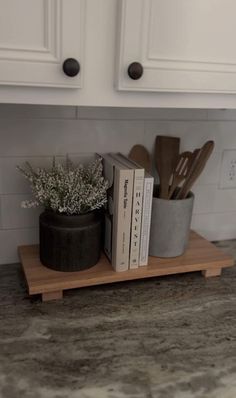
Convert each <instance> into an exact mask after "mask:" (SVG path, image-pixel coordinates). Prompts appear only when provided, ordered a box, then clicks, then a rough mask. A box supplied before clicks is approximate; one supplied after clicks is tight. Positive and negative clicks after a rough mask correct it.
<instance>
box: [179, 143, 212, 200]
mask: <svg viewBox="0 0 236 398" xmlns="http://www.w3.org/2000/svg"><path fill="white" fill-rule="evenodd" d="M213 149H214V141H207V142H206V143H205V144H204V145H203V147H202V148H201V149H200V152H199V153H198V155H197V157H196V161H195V162H194V164H193V167H192V172H191V173H189V176H188V178H186V180H185V182H184V184H183V186H182V187H181V189H180V191H179V193H178V195H177V198H178V199H185V198H186V197H187V196H188V193H189V191H190V190H191V188H192V186H193V184H194V183H195V181H196V180H197V178H198V177H199V176H200V174H201V173H202V171H203V169H204V167H205V165H206V163H207V161H208V159H209V157H210V156H211V154H212V151H213Z"/></svg>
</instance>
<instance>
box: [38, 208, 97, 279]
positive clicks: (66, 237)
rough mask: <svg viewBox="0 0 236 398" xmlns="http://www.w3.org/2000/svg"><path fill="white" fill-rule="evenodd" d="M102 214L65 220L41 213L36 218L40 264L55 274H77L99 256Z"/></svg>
mask: <svg viewBox="0 0 236 398" xmlns="http://www.w3.org/2000/svg"><path fill="white" fill-rule="evenodd" d="M102 221H103V216H102V213H101V212H96V211H93V212H90V213H87V214H81V215H75V216H68V215H64V214H57V213H54V212H52V211H47V210H46V211H44V212H43V213H42V214H41V215H40V217H39V230H40V261H41V263H42V264H43V265H45V266H46V267H48V268H52V269H54V270H57V271H69V272H71V271H80V270H83V269H86V268H90V267H92V266H93V265H95V264H96V263H97V262H98V260H99V258H100V254H101V245H102Z"/></svg>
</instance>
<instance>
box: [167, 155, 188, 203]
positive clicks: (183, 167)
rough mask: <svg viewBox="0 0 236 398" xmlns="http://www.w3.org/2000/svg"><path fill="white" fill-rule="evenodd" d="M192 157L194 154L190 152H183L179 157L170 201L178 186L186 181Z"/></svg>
mask: <svg viewBox="0 0 236 398" xmlns="http://www.w3.org/2000/svg"><path fill="white" fill-rule="evenodd" d="M192 156H193V153H192V152H189V151H186V152H183V153H181V154H180V155H179V156H178V159H177V163H176V168H175V170H174V172H173V179H172V183H171V186H170V189H169V195H168V199H171V197H172V195H173V193H174V191H175V189H176V188H177V186H178V185H180V184H181V183H182V182H183V181H184V180H185V178H186V176H187V173H188V170H189V165H190V163H191V161H192Z"/></svg>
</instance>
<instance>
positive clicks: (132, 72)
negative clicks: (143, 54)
mask: <svg viewBox="0 0 236 398" xmlns="http://www.w3.org/2000/svg"><path fill="white" fill-rule="evenodd" d="M128 75H129V77H130V78H131V79H133V80H138V79H140V77H141V76H142V75H143V67H142V65H141V64H140V63H139V62H132V64H130V65H129V67H128Z"/></svg>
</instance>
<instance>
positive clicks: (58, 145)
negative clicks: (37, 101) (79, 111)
mask: <svg viewBox="0 0 236 398" xmlns="http://www.w3.org/2000/svg"><path fill="white" fill-rule="evenodd" d="M143 131H144V123H143V122H140V121H118V120H115V121H110V120H99V121H95V120H89V121H86V120H51V119H48V120H45V119H42V120H26V121H25V120H14V119H13V120H6V119H5V120H2V121H1V124H0V142H1V145H0V157H3V156H25V157H27V156H52V155H64V154H65V153H70V152H74V153H75V152H76V153H78V152H104V151H125V150H126V151H127V150H129V148H130V147H131V146H132V145H134V144H135V143H138V142H142V140H143Z"/></svg>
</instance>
